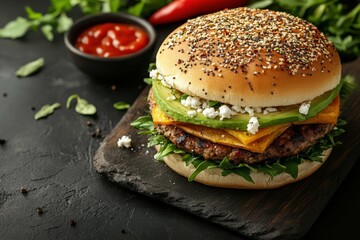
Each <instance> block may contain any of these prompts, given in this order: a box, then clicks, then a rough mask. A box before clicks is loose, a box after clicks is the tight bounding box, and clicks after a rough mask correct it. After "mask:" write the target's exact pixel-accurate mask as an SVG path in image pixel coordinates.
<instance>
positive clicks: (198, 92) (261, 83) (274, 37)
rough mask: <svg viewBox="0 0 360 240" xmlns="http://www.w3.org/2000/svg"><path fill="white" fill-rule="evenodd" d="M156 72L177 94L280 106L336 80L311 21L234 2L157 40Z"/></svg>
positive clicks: (331, 55)
mask: <svg viewBox="0 0 360 240" xmlns="http://www.w3.org/2000/svg"><path fill="white" fill-rule="evenodd" d="M156 65H157V68H158V71H159V72H160V73H161V74H162V75H163V76H167V79H168V80H169V81H168V82H169V83H170V84H171V85H172V86H173V87H174V88H176V89H178V90H180V91H181V92H184V93H187V94H189V95H193V96H199V97H201V98H205V99H209V100H215V101H220V102H223V103H229V104H232V105H238V106H250V107H271V106H286V105H292V104H297V103H301V102H304V101H308V100H311V99H313V98H315V97H317V96H319V95H321V94H323V93H324V92H326V91H328V90H331V89H333V88H334V87H335V86H336V85H338V84H339V81H340V77H341V62H340V58H339V55H338V53H337V51H336V49H335V48H334V46H333V44H332V43H331V42H330V41H329V40H327V39H326V37H325V36H324V34H323V33H321V32H320V31H319V30H318V29H317V28H316V27H315V26H314V25H312V24H310V23H308V22H306V21H304V20H302V19H300V18H298V17H294V16H291V15H289V14H287V13H282V12H274V11H270V10H259V9H249V8H236V9H230V10H224V11H220V12H217V13H213V14H208V15H204V16H200V17H197V18H194V19H191V20H188V21H187V22H186V23H185V24H183V25H182V26H180V27H179V28H177V29H176V30H175V31H173V32H172V33H171V34H170V35H169V36H168V37H167V38H166V39H165V40H164V42H163V43H162V45H161V46H160V48H159V51H158V53H157V56H156Z"/></svg>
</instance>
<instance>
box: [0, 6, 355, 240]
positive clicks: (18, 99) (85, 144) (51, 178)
mask: <svg viewBox="0 0 360 240" xmlns="http://www.w3.org/2000/svg"><path fill="white" fill-rule="evenodd" d="M26 5H29V6H32V7H33V8H34V9H35V10H39V11H45V10H46V9H47V7H48V6H49V2H48V1H43V0H34V1H26V0H13V1H1V3H0V26H4V25H5V24H6V23H7V22H8V21H10V20H13V19H15V18H16V17H17V16H25V11H24V6H26ZM71 16H73V17H74V18H75V19H77V18H78V17H79V16H80V13H79V12H76V11H75V12H72V13H71ZM174 27H175V25H173V26H164V27H159V28H157V29H156V30H157V32H158V44H160V42H161V40H162V39H163V38H164V37H165V36H166V34H168V33H169V31H171V30H172V29H173V28H174ZM38 57H44V58H45V61H46V63H45V66H44V68H43V69H42V70H41V71H40V72H38V73H37V74H35V75H33V76H31V77H27V78H17V77H16V76H15V71H16V70H17V69H18V67H19V66H21V65H23V64H25V63H27V62H29V61H32V60H35V59H36V58H38ZM134 70H135V72H139V71H140V72H141V69H137V67H136V66H134ZM143 77H144V76H143V75H142V74H140V75H139V74H137V75H134V77H133V79H129V77H126V78H125V77H124V78H121V79H117V80H116V81H113V82H109V81H107V82H104V81H101V80H100V79H90V78H89V77H88V76H86V75H84V74H83V73H81V72H80V71H79V70H77V69H76V68H75V67H74V66H73V64H72V63H71V62H70V61H69V58H68V55H67V54H66V49H65V46H64V43H63V36H62V35H58V36H56V38H55V39H54V41H53V42H48V41H47V40H46V39H45V38H44V37H43V36H42V34H40V33H39V32H29V34H28V35H27V36H26V37H25V38H23V39H21V40H9V39H0V139H5V140H6V141H7V142H6V143H5V144H4V145H0V239H184V238H189V239H245V238H244V237H242V236H239V235H238V234H236V233H234V232H232V231H229V230H227V229H225V228H223V227H220V226H217V225H215V224H212V223H210V222H208V221H206V220H203V219H201V218H198V217H195V216H193V215H191V214H189V213H186V212H183V211H181V210H178V209H176V208H174V207H171V206H168V205H165V204H163V203H160V202H157V201H155V200H152V199H150V198H147V197H144V196H142V195H139V194H137V193H134V192H131V191H129V190H127V189H123V188H121V187H119V186H117V185H115V184H114V183H111V182H109V181H108V180H106V179H105V178H104V177H103V176H101V175H99V174H98V173H96V172H95V170H94V167H93V164H92V159H93V156H94V154H95V151H96V150H97V148H98V147H99V144H100V142H101V140H102V139H101V138H94V137H92V136H91V133H92V132H94V131H95V129H96V128H100V129H101V131H102V134H103V135H106V134H108V133H109V132H110V131H111V130H112V129H113V127H114V126H115V125H116V123H117V122H118V121H119V120H120V119H121V117H122V116H123V115H124V113H125V111H117V110H115V109H114V108H113V107H112V104H113V103H114V102H116V101H125V102H128V103H132V102H133V101H134V100H135V99H136V97H137V96H138V94H139V93H140V92H141V90H142V89H143V87H144V86H145V85H144V84H143V83H142V78H143ZM113 85H116V90H112V88H111V86H113ZM73 93H77V94H79V95H80V96H81V97H83V98H85V99H86V100H88V101H89V102H91V103H93V104H94V105H96V107H97V108H98V113H97V115H96V116H95V117H86V116H81V115H79V114H77V113H76V112H75V111H74V110H73V109H71V110H68V109H66V107H65V102H66V99H67V98H68V96H70V95H71V94H73ZM54 102H60V103H61V104H62V107H61V108H60V109H58V110H56V111H55V113H54V114H53V115H51V116H49V117H48V118H46V119H42V120H39V121H35V120H34V119H33V116H34V114H35V111H37V110H39V109H40V108H41V106H43V105H45V104H51V103H54ZM33 108H35V109H36V110H35V111H34V110H33ZM355 110H356V109H354V111H355ZM88 121H91V122H92V123H93V126H88V125H87V124H86V123H87V122H88ZM359 173H360V165H359V163H358V164H356V165H355V166H354V168H353V169H352V170H351V171H350V173H349V175H348V177H347V178H346V179H345V180H344V182H343V183H342V185H341V186H340V188H339V189H338V191H337V192H336V193H335V195H334V196H333V198H332V199H331V200H330V202H329V204H328V205H327V206H326V207H325V209H324V211H323V212H322V214H321V215H320V217H319V219H318V221H316V222H315V224H314V225H313V227H312V229H311V230H310V232H309V234H308V235H306V237H305V239H335V238H344V239H346V238H350V236H354V235H355V236H356V235H357V233H358V229H357V228H358V224H357V222H358V221H354V220H352V219H356V218H357V216H359V214H360V207H359V204H358V203H359V202H360V197H359V187H358V183H359V182H360V174H359ZM21 187H26V188H27V189H28V191H29V192H28V193H27V194H22V193H21V192H20V188H21ZM37 208H42V209H43V212H44V213H43V214H41V215H39V214H38V212H37ZM70 220H74V221H75V222H76V225H75V226H72V225H70V222H69V221H70Z"/></svg>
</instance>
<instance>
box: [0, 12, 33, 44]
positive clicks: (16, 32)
mask: <svg viewBox="0 0 360 240" xmlns="http://www.w3.org/2000/svg"><path fill="white" fill-rule="evenodd" d="M30 26H31V23H30V22H29V21H28V20H27V19H26V18H23V17H18V18H16V19H15V20H13V21H10V22H8V23H7V24H6V25H5V26H4V27H3V28H0V37H1V38H12V39H15V38H19V37H22V36H24V35H25V34H26V32H27V31H28V30H29V28H30Z"/></svg>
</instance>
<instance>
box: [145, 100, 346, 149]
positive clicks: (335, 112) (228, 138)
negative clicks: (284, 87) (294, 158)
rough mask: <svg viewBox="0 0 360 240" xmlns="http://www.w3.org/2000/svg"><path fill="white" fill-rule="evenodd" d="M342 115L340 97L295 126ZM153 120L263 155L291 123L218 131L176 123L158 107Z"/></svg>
mask: <svg viewBox="0 0 360 240" xmlns="http://www.w3.org/2000/svg"><path fill="white" fill-rule="evenodd" d="M339 113H340V97H336V98H335V99H334V101H333V102H332V103H331V104H330V105H329V106H328V107H327V108H325V109H324V110H323V111H321V112H320V113H319V114H318V115H316V116H315V117H313V118H309V119H307V120H305V121H298V122H293V124H315V123H333V124H335V123H336V122H337V118H338V116H339ZM151 114H152V118H153V121H154V124H173V125H176V126H177V127H178V128H181V129H182V130H184V131H185V132H187V133H190V134H192V135H194V136H197V137H199V138H202V139H206V140H209V141H211V142H214V143H219V144H223V145H227V146H231V147H238V148H242V149H246V150H249V151H252V152H258V153H262V152H264V151H265V149H266V148H267V147H268V146H269V145H270V144H271V143H272V142H273V141H274V140H275V139H276V138H277V137H278V136H280V135H281V134H282V133H283V132H284V131H285V130H286V129H287V128H288V127H289V126H291V123H286V124H280V125H275V126H271V127H267V128H262V129H259V131H258V132H257V133H256V134H249V133H248V132H246V131H240V130H233V129H216V128H210V127H205V126H200V125H194V124H188V123H181V122H176V121H174V120H173V119H172V118H171V117H169V116H167V115H166V114H165V113H164V112H163V111H161V110H160V109H159V108H158V107H157V106H156V105H154V106H153V108H152V112H151Z"/></svg>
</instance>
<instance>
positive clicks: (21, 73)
mask: <svg viewBox="0 0 360 240" xmlns="http://www.w3.org/2000/svg"><path fill="white" fill-rule="evenodd" d="M44 63H45V60H44V58H38V59H36V60H34V61H31V62H29V63H27V64H25V65H23V66H21V67H20V68H19V69H18V70H17V71H16V76H18V77H27V76H30V75H31V74H33V73H35V72H37V71H38V70H39V69H40V68H42V67H43V66H44Z"/></svg>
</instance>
